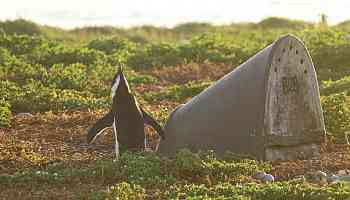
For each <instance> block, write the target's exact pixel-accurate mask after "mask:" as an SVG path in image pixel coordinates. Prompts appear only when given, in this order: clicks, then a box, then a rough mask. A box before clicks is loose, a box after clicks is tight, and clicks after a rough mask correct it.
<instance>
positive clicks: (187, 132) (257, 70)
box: [159, 35, 325, 160]
mask: <svg viewBox="0 0 350 200" xmlns="http://www.w3.org/2000/svg"><path fill="white" fill-rule="evenodd" d="M165 132H166V134H165V135H166V140H164V141H162V143H161V144H160V148H159V152H160V153H161V154H164V155H168V156H173V155H175V153H176V151H177V150H179V149H181V148H188V149H190V150H192V151H198V150H202V151H205V150H214V151H215V152H216V153H217V154H218V155H219V156H220V155H222V154H223V153H225V152H226V151H230V152H233V153H237V154H245V155H251V156H254V157H255V158H257V159H262V160H277V159H282V160H285V159H295V158H307V157H312V156H316V155H317V154H318V151H319V148H318V147H319V144H321V143H322V141H323V140H324V137H325V126H324V119H323V114H322V108H321V105H320V94H319V87H318V83H317V77H316V72H315V68H314V65H313V63H312V60H311V57H310V55H309V53H308V51H307V49H306V47H305V46H304V44H303V43H302V42H301V41H300V40H299V39H298V38H296V37H295V36H292V35H286V36H283V37H281V38H280V39H278V40H276V41H275V42H274V43H272V44H271V45H269V46H267V47H266V48H265V49H263V50H261V51H260V52H259V53H257V54H256V55H254V56H253V57H251V58H250V59H249V60H247V61H246V62H245V63H243V64H241V65H240V66H239V67H237V68H236V69H234V70H233V71H232V72H230V73H229V74H227V75H226V76H224V77H222V78H221V79H220V80H218V81H217V82H216V83H214V84H213V85H211V86H210V87H209V88H207V89H206V90H204V91H203V92H201V93H200V94H198V95H197V96H195V97H194V98H193V99H191V100H190V101H189V102H187V103H186V104H184V105H180V106H178V107H177V108H176V109H175V110H174V111H173V112H172V113H171V114H170V116H169V118H168V120H167V122H166V127H165Z"/></svg>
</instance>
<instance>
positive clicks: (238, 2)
mask: <svg viewBox="0 0 350 200" xmlns="http://www.w3.org/2000/svg"><path fill="white" fill-rule="evenodd" d="M0 5H1V7H0V20H5V19H16V18H24V19H28V20H32V21H34V22H37V23H40V24H46V25H53V26H59V27H62V28H74V27H81V26H86V25H89V26H91V25H93V26H94V25H113V26H121V27H130V26H137V25H156V26H166V27H172V26H175V25H176V24H180V23H184V22H193V21H195V22H211V23H214V24H229V23H232V22H258V21H260V20H262V19H264V18H266V17H270V16H279V17H287V18H291V19H301V20H306V21H310V22H318V21H319V18H320V14H322V13H323V14H326V15H327V16H328V21H329V23H330V24H336V23H339V22H342V21H345V20H350V0H123V1H122V0H0Z"/></svg>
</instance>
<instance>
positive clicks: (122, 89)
mask: <svg viewBox="0 0 350 200" xmlns="http://www.w3.org/2000/svg"><path fill="white" fill-rule="evenodd" d="M111 92H112V98H113V99H114V98H115V97H118V98H123V97H128V96H132V95H131V91H130V87H129V83H128V81H127V80H126V78H125V76H124V73H123V68H122V67H119V70H118V72H117V74H116V75H115V76H114V78H113V81H112V91H111Z"/></svg>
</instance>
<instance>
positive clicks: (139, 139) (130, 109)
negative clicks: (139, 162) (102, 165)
mask: <svg viewBox="0 0 350 200" xmlns="http://www.w3.org/2000/svg"><path fill="white" fill-rule="evenodd" d="M144 124H148V125H150V126H152V127H153V128H154V129H155V130H156V131H157V133H158V134H159V135H160V136H161V139H164V131H163V129H162V127H161V126H160V125H159V124H158V123H157V122H156V120H154V119H153V118H152V117H151V116H150V115H149V114H147V113H146V112H145V111H144V110H143V109H142V108H141V107H140V106H139V104H138V102H137V100H136V98H135V97H134V96H133V95H132V94H131V91H130V88H129V84H128V81H127V80H126V78H125V76H124V74H123V70H122V68H121V67H120V68H119V70H118V72H117V74H116V75H115V77H114V79H113V82H112V109H111V110H110V111H109V112H108V113H107V114H106V115H105V116H104V117H102V118H101V119H99V120H98V121H97V122H96V123H95V124H94V125H93V126H92V127H91V128H90V130H89V131H88V134H87V142H88V143H89V144H91V143H92V142H93V141H94V140H95V139H96V138H97V137H98V136H99V135H100V134H101V133H102V132H103V131H104V130H105V129H106V128H109V127H111V126H112V127H113V133H114V138H115V153H116V158H117V159H118V157H119V143H120V144H121V145H123V147H125V149H127V150H131V151H133V150H140V149H145V148H146V147H147V145H146V144H147V140H146V136H145V132H144Z"/></svg>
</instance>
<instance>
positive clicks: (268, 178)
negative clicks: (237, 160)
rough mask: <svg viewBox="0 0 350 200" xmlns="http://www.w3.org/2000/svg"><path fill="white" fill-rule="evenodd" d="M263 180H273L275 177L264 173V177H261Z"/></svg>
mask: <svg viewBox="0 0 350 200" xmlns="http://www.w3.org/2000/svg"><path fill="white" fill-rule="evenodd" d="M262 181H264V182H274V181H275V177H273V176H272V175H271V174H266V175H265V176H264V178H263V179H262Z"/></svg>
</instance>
